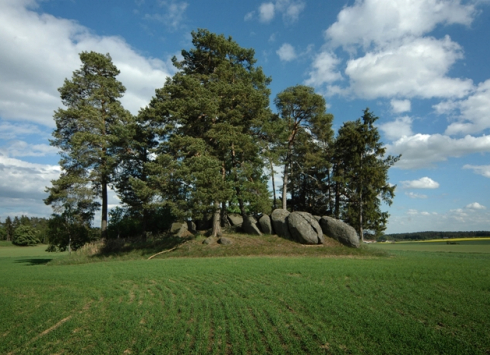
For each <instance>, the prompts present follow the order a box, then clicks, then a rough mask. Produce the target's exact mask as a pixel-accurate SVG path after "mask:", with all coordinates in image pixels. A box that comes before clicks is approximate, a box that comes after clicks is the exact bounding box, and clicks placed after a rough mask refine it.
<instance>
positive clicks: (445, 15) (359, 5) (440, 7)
mask: <svg viewBox="0 0 490 355" xmlns="http://www.w3.org/2000/svg"><path fill="white" fill-rule="evenodd" d="M475 13H476V11H475V8H474V6H473V5H471V4H469V5H463V4H461V1H460V0H417V1H410V0H404V1H393V0H364V1H363V0H358V1H356V2H355V4H354V5H353V6H348V7H345V8H344V9H343V10H342V11H341V12H340V13H339V14H338V16H337V21H336V22H335V23H334V24H333V25H331V26H330V27H329V28H328V29H327V30H326V31H325V36H326V38H327V39H328V40H329V41H331V43H332V45H333V46H335V47H336V46H344V47H346V48H347V47H350V46H352V45H362V46H364V47H365V48H367V47H369V46H370V45H371V44H376V45H384V44H386V43H390V42H393V41H398V40H401V39H403V38H406V37H420V36H423V35H424V34H426V33H429V32H431V31H432V30H433V29H434V28H435V27H436V26H437V25H438V24H462V25H466V26H468V25H470V24H471V22H472V20H473V17H474V16H475Z"/></svg>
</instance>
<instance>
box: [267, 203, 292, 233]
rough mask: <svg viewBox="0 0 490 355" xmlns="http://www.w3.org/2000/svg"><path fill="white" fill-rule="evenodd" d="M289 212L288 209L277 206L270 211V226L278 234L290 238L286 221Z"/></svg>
mask: <svg viewBox="0 0 490 355" xmlns="http://www.w3.org/2000/svg"><path fill="white" fill-rule="evenodd" d="M289 214H290V212H289V211H288V210H283V209H280V208H278V209H276V210H274V211H272V215H271V220H272V228H273V229H274V231H275V232H276V234H277V235H278V236H280V237H282V238H286V239H292V238H291V233H289V227H288V221H287V219H288V216H289Z"/></svg>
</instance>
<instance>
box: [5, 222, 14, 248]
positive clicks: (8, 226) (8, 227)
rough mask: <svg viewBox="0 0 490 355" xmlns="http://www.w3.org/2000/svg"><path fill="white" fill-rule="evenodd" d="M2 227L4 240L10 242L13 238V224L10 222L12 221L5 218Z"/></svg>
mask: <svg viewBox="0 0 490 355" xmlns="http://www.w3.org/2000/svg"><path fill="white" fill-rule="evenodd" d="M4 226H5V233H6V240H7V241H8V242H10V241H12V239H13V238H14V224H13V222H12V219H10V216H7V218H6V219H5V223H4Z"/></svg>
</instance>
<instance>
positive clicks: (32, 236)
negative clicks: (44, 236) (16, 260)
mask: <svg viewBox="0 0 490 355" xmlns="http://www.w3.org/2000/svg"><path fill="white" fill-rule="evenodd" d="M39 242H40V240H39V238H38V235H37V233H36V230H35V229H34V228H33V227H31V226H29V225H25V224H23V225H20V226H18V227H17V228H16V229H15V233H14V238H13V239H12V243H13V244H15V245H20V246H28V245H36V244H39Z"/></svg>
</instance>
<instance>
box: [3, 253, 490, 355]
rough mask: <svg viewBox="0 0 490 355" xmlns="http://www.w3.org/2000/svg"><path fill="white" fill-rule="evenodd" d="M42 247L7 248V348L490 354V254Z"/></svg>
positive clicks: (30, 350)
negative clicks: (87, 256)
mask: <svg viewBox="0 0 490 355" xmlns="http://www.w3.org/2000/svg"><path fill="white" fill-rule="evenodd" d="M450 246H452V245H450ZM455 246H458V245H455ZM11 248H14V249H11ZM44 248H45V247H43V246H41V247H30V248H18V247H8V246H7V247H5V246H2V247H0V280H1V283H0V319H2V322H0V353H1V354H84V353H85V354H207V353H212V354H228V353H230V354H247V353H257V354H263V353H275V354H299V353H305V354H324V353H327V354H346V353H347V354H422V353H423V354H488V353H489V352H490V332H489V329H490V255H489V254H469V253H466V254H465V253H427V252H410V251H393V252H392V254H393V255H392V256H391V257H363V256H362V255H361V256H359V255H357V256H347V257H320V256H288V257H278V256H275V257H270V256H263V257H260V256H259V257H257V256H245V257H215V258H188V257H185V258H162V259H156V258H155V259H152V260H144V259H140V260H127V261H118V259H117V258H114V259H112V260H111V261H101V262H97V263H86V264H79V265H63V264H62V263H59V265H53V262H54V261H56V260H58V261H59V260H61V259H63V258H66V256H65V255H60V254H56V253H54V254H48V253H45V252H44V251H43V250H44ZM223 248H225V247H223ZM6 249H11V250H6ZM50 260H51V262H49V261H50ZM48 262H49V263H48ZM54 264H56V263H54Z"/></svg>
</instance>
